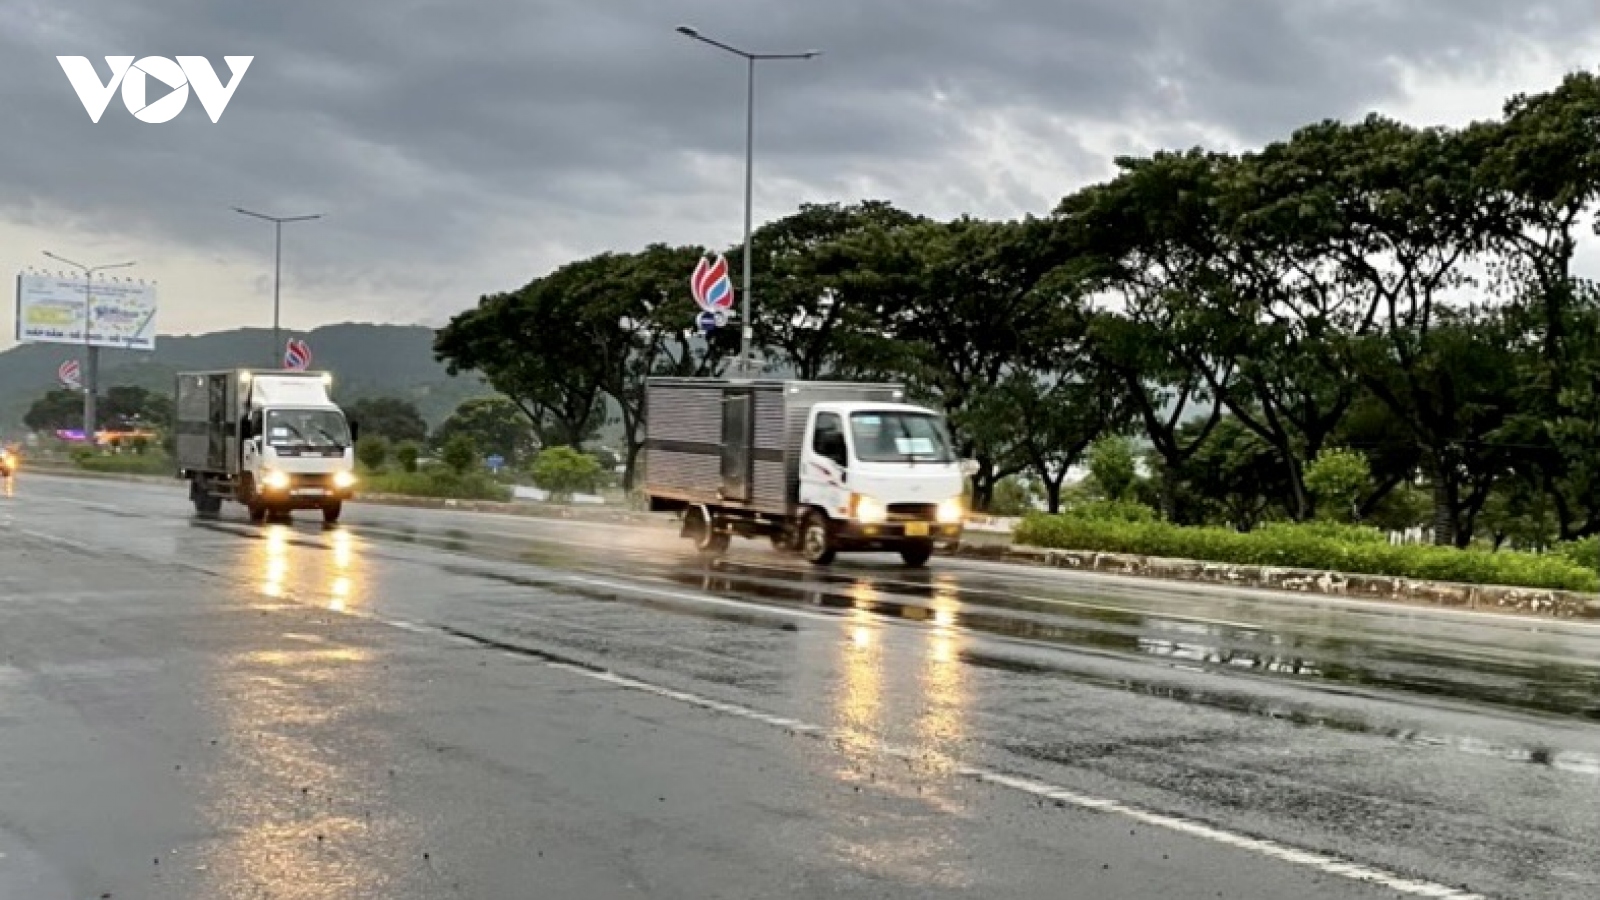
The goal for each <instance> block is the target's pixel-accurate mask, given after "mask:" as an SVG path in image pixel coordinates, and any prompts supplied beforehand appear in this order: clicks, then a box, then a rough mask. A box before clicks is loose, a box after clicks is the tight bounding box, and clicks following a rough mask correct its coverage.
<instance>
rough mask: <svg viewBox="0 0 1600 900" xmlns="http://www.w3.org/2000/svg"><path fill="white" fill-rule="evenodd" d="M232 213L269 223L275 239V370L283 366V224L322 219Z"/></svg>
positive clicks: (273, 277)
mask: <svg viewBox="0 0 1600 900" xmlns="http://www.w3.org/2000/svg"><path fill="white" fill-rule="evenodd" d="M233 211H234V212H236V213H243V214H244V215H247V216H255V217H256V218H258V219H264V220H266V221H268V222H271V223H272V225H273V231H274V234H275V239H274V242H273V249H272V361H271V363H270V365H271V366H272V368H274V369H276V368H279V367H281V366H282V365H283V342H282V340H281V339H280V338H279V334H278V309H279V303H278V282H279V279H280V276H281V274H282V271H283V223H285V222H308V221H310V220H312V219H320V218H322V213H317V214H316V215H311V216H269V215H265V214H263V213H258V212H251V211H250V210H248V209H240V208H239V207H237V206H235V207H234V208H233Z"/></svg>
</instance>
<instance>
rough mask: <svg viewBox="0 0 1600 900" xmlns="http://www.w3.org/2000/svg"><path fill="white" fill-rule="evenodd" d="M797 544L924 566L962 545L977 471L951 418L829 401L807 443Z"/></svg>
mask: <svg viewBox="0 0 1600 900" xmlns="http://www.w3.org/2000/svg"><path fill="white" fill-rule="evenodd" d="M801 447H802V449H801V466H800V496H799V501H800V506H801V507H803V508H804V510H805V511H806V514H805V515H804V517H803V519H802V524H801V528H800V533H799V535H798V542H799V546H798V548H797V549H799V550H800V552H801V553H802V555H804V556H805V557H806V558H807V559H809V560H811V561H812V562H817V563H823V564H826V563H827V562H829V561H831V560H832V558H833V556H834V554H835V553H836V552H837V551H839V550H869V551H870V550H894V551H898V552H899V553H900V555H901V556H902V557H903V558H905V560H906V562H907V563H910V564H912V565H920V564H921V563H923V562H925V561H926V560H927V559H928V557H929V556H931V555H932V554H933V551H934V550H935V549H936V548H939V547H941V546H942V547H946V548H952V547H954V546H955V545H957V544H958V543H959V542H960V539H961V531H962V522H963V520H964V518H965V510H964V505H963V502H962V487H963V485H964V483H965V475H966V473H967V470H968V469H969V468H970V465H969V464H967V463H965V462H964V461H963V460H962V459H961V458H960V456H959V455H958V454H957V453H956V448H955V444H954V442H953V441H952V440H951V437H950V432H949V430H948V429H947V428H946V427H945V422H944V418H943V417H942V416H941V415H939V414H938V413H936V412H933V411H932V410H928V409H924V408H922V407H919V406H911V405H908V404H903V403H879V402H823V403H818V404H816V405H815V406H813V407H812V408H811V411H810V417H809V419H808V421H807V424H806V430H805V434H804V437H803V440H802V444H801Z"/></svg>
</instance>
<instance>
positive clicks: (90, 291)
mask: <svg viewBox="0 0 1600 900" xmlns="http://www.w3.org/2000/svg"><path fill="white" fill-rule="evenodd" d="M43 252H44V255H45V256H48V257H50V258H51V259H53V260H55V261H56V262H61V263H66V264H67V265H69V266H71V267H73V268H74V269H77V270H79V271H80V272H82V273H83V348H84V354H83V355H84V360H83V439H84V440H86V441H88V442H89V445H90V446H91V447H92V446H94V443H95V440H94V435H95V412H96V410H95V395H96V393H97V392H98V391H99V390H100V348H99V346H97V345H96V344H95V343H94V342H93V341H92V340H90V335H91V334H92V332H93V330H94V273H96V272H103V271H105V270H107V269H125V268H127V267H129V266H132V265H137V264H136V263H133V262H120V263H110V264H108V265H103V266H86V265H84V264H83V263H80V262H73V261H72V260H70V259H67V258H66V257H65V256H60V255H58V254H55V253H51V252H50V251H49V250H45V251H43Z"/></svg>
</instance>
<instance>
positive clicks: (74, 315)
mask: <svg viewBox="0 0 1600 900" xmlns="http://www.w3.org/2000/svg"><path fill="white" fill-rule="evenodd" d="M85 299H88V300H90V301H91V302H92V306H91V307H90V316H89V340H88V343H90V344H92V345H94V346H97V347H117V348H120V349H124V350H154V349H155V348H156V286H155V285H153V284H141V283H135V282H130V281H112V280H110V279H107V280H105V281H101V280H100V279H95V281H94V284H93V286H92V287H91V286H90V285H88V284H87V283H86V282H85V280H84V279H83V278H81V277H79V278H72V277H67V278H63V277H61V276H59V275H33V274H24V275H18V276H17V340H18V341H22V342H27V343H39V344H77V345H78V346H83V344H84V343H85V341H84V335H83V330H84V329H83V326H84V309H85V306H86V304H85V302H84V301H85Z"/></svg>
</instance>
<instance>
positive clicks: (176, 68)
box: [56, 56, 255, 125]
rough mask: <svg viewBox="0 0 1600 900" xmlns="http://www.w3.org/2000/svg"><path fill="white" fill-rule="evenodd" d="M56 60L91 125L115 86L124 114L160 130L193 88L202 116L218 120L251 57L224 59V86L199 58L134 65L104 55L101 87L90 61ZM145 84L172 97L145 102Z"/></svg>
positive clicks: (128, 60)
mask: <svg viewBox="0 0 1600 900" xmlns="http://www.w3.org/2000/svg"><path fill="white" fill-rule="evenodd" d="M56 59H57V60H59V61H60V62H61V68H62V69H64V70H65V71H66V73H67V80H68V81H71V82H72V89H73V90H75V91H77V92H78V99H79V100H82V101H83V108H84V109H85V110H86V111H88V113H89V120H90V121H92V122H99V121H100V116H101V115H102V114H104V113H105V111H106V104H108V103H110V102H111V95H112V94H114V93H116V92H117V87H118V85H120V86H121V87H122V102H123V105H125V106H127V107H128V112H131V113H133V117H134V118H136V119H138V120H139V121H141V122H149V123H150V124H152V125H159V124H161V123H162V122H170V121H172V120H173V119H175V118H177V116H178V113H180V112H183V108H184V106H185V105H187V104H188V102H189V88H190V87H193V88H194V93H195V96H197V97H199V98H200V105H201V106H204V107H205V108H206V115H208V116H210V117H211V121H212V122H216V121H217V120H218V119H220V118H222V111H223V110H224V109H227V108H228V101H229V100H232V99H233V92H234V90H236V89H237V88H238V87H239V80H240V79H242V78H244V70H245V69H248V68H250V61H251V60H253V59H255V57H254V56H224V57H223V58H222V59H223V61H224V62H226V63H227V64H228V71H229V73H230V74H231V76H232V77H231V80H230V81H229V82H228V83H227V84H226V85H224V84H223V83H222V80H221V79H219V78H218V77H217V73H216V70H214V69H212V68H211V63H210V62H208V61H206V58H205V57H204V56H180V57H178V61H177V62H173V61H172V60H170V59H167V58H166V57H165V56H146V57H145V58H143V59H141V60H139V61H138V62H134V60H133V57H131V56H108V57H106V65H108V66H110V67H111V80H110V81H108V82H104V83H102V82H101V81H100V76H99V75H97V74H96V73H95V71H94V63H92V62H89V57H87V56H58V57H56ZM150 79H155V80H156V81H159V82H160V83H162V84H164V85H166V86H167V87H168V88H170V89H171V93H169V94H167V95H166V96H165V97H162V98H161V99H159V100H156V101H155V102H154V103H146V102H145V88H146V85H147V83H148V82H149V81H150Z"/></svg>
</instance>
